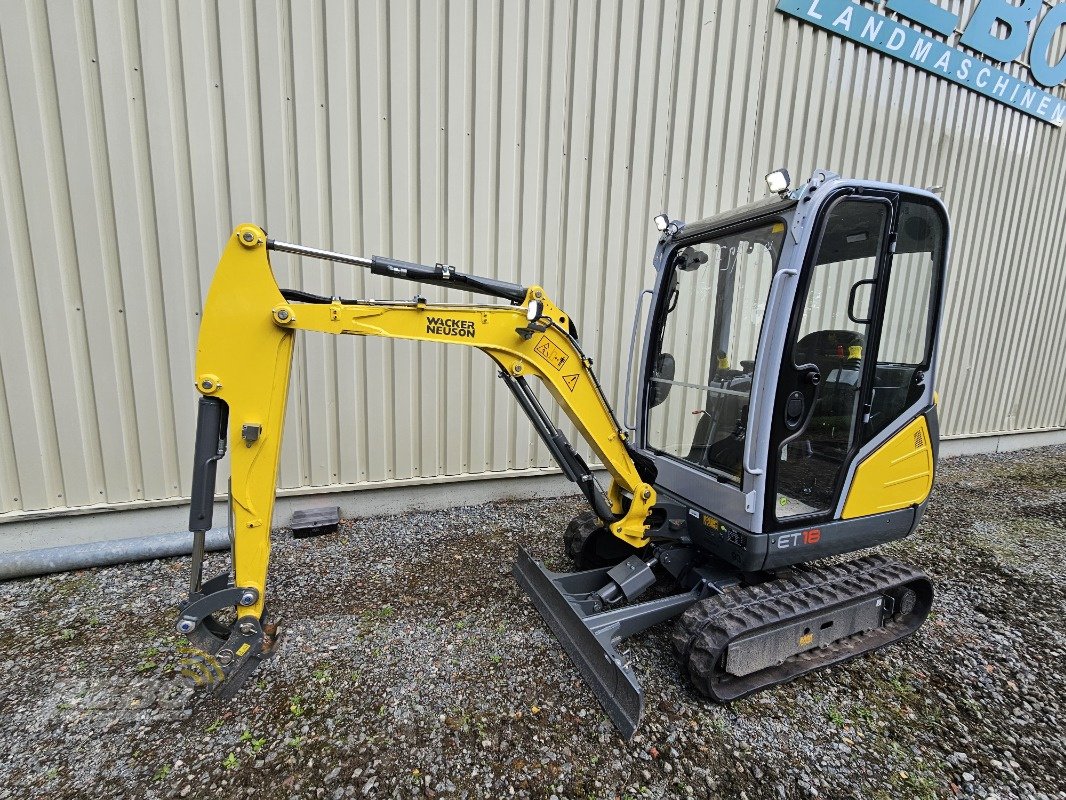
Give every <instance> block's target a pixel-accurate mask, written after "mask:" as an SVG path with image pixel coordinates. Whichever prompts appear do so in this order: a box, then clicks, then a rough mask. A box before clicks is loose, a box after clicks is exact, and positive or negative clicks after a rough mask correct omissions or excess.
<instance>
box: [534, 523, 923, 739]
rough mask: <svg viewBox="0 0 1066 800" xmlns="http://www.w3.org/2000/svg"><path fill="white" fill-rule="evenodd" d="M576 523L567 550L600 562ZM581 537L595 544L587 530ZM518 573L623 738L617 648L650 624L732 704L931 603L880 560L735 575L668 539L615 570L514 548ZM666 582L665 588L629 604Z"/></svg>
mask: <svg viewBox="0 0 1066 800" xmlns="http://www.w3.org/2000/svg"><path fill="white" fill-rule="evenodd" d="M582 516H584V515H582ZM575 528H577V529H587V528H588V525H587V521H584V522H583V520H582V517H578V518H576V519H575V520H574V523H573V524H572V525H571V527H570V529H569V530H568V532H567V535H566V536H565V537H564V542H565V545H566V548H567V552H568V554H569V555H571V557H575V555H576V558H575V560H576V561H577V563H579V564H580V565H583V566H587V565H588V563H589V562H590V561H594V560H596V559H600V560H602V559H603V556H604V554H603V552H602V551H595V550H593V552H591V553H589V552H581V551H580V548H579V547H578V544H576V542H578V540H579V539H580V537H575V535H574V529H575ZM583 541H584V542H586V543H588V546H589V547H595V537H594V536H590V535H586V536H585V537H584V539H583ZM616 555H617V554H616ZM514 574H515V577H516V579H517V580H518V583H519V584H520V585H521V586H522V588H523V589H524V590H525V591H526V592H527V593H528V594H529V595H530V597H531V598H532V600H533V603H534V605H535V606H536V608H537V610H538V611H539V612H540V614H541V616H543V617H544V619H545V621H546V622H547V623H548V626H549V627H550V628H551V629H552V632H553V633H554V634H555V635H556V637H557V638H558V640H559V642H560V643H561V644H562V646H563V648H564V650H566V652H567V654H568V655H569V656H570V658H571V660H572V661H573V662H574V664H575V666H576V667H577V668H578V670H579V671H580V673H581V675H582V677H584V679H585V681H586V682H587V683H588V684H589V685H590V686H591V687H592V689H593V691H594V692H595V694H596V696H597V698H598V699H599V700H600V703H601V705H602V706H603V707H604V709H605V710H606V711H607V714H608V715H609V716H610V718H611V720H612V721H613V722H614V724H615V726H616V727H617V728H618V730H619V731H620V732H621V733H622V735H623V736H625V737H626V738H627V739H628V738H630V737H631V736H632V735H633V733H634V732H635V731H636V729H637V726H638V725H639V721H640V716H641V710H642V707H643V693H642V691H641V688H640V684H639V682H638V680H637V676H636V673H635V672H634V671H633V668H632V665H631V664H630V663H629V661H628V660H627V659H626V658H625V654H624V652H622V651H620V650H619V645H620V643H621V641H622V640H624V639H626V638H628V637H630V636H633V635H635V634H637V633H640V632H642V631H644V630H647V629H648V628H650V627H652V626H654V625H656V624H659V623H661V622H664V621H667V620H669V619H671V618H673V617H678V616H679V617H680V619H679V620H678V621H677V623H676V625H675V628H674V632H673V635H672V645H673V650H674V653H675V655H676V656H677V658H678V662H679V664H680V668H681V672H682V673H683V674H684V675H685V677H686V678H687V679H688V681H689V682H690V683H691V684H692V686H693V687H694V688H695V689H696V690H697V691H698V692H699V693H700V694H702V695H704V696H705V697H708V698H710V699H712V700H715V701H718V702H729V701H731V700H736V699H739V698H741V697H744V696H746V695H748V694H751V693H753V692H756V691H759V690H761V689H766V688H769V687H771V686H776V685H778V684H781V683H785V682H788V681H790V680H793V679H795V678H798V677H800V676H801V675H805V674H807V673H809V672H812V671H813V670H816V669H820V668H822V667H828V666H831V665H834V664H839V663H841V662H843V661H847V660H849V659H851V658H854V657H856V656H859V655H862V654H864V653H868V652H871V651H873V650H876V649H879V648H881V647H884V646H886V645H889V644H892V643H894V642H898V641H900V640H901V639H903V638H905V637H907V636H909V635H910V634H911V633H913V632H914V631H915V630H917V629H918V628H919V627H920V626H921V624H922V622H923V621H924V620H925V618H926V616H927V615H928V613H929V610H930V607H931V605H932V598H933V588H932V584H931V583H930V581H929V579H928V578H927V577H926V576H925V575H924V574H922V573H921V572H919V571H917V570H915V569H913V568H911V567H908V566H906V565H904V564H900V563H899V562H896V561H893V560H891V559H888V558H886V557H884V556H879V555H872V556H865V557H862V558H857V559H854V560H852V561H848V562H843V563H838V564H833V565H831V566H823V567H809V566H805V565H802V566H798V567H793V568H789V569H785V570H780V571H778V573H776V574H775V573H755V574H740V573H738V572H737V571H736V570H735V569H733V568H731V567H730V566H729V565H727V564H725V563H723V562H718V561H717V560H716V559H713V558H709V557H706V556H705V555H704V554H702V553H700V552H698V551H697V549H696V548H694V547H693V546H691V545H685V544H668V545H660V546H656V545H652V546H649V547H647V548H644V549H643V550H641V551H639V552H634V553H633V554H632V555H629V556H628V557H626V558H624V559H623V560H620V561H618V563H616V564H615V565H614V566H611V567H608V566H598V567H594V568H592V569H586V570H583V571H581V572H575V573H555V572H550V571H548V570H546V569H545V568H544V567H543V565H542V564H540V563H539V562H536V561H534V560H533V559H532V558H531V557H530V556H529V554H528V553H526V551H525V550H524V549H521V548H520V549H519V552H518V558H517V560H516V562H515V566H514ZM664 579H665V580H667V581H669V582H670V583H672V584H674V585H675V591H674V592H673V593H672V594H665V595H661V596H657V597H655V598H654V599H650V600H643V601H642V602H635V601H637V600H639V599H640V598H641V597H642V596H644V595H645V594H647V593H648V592H649V590H651V589H652V587H653V586H656V585H657V584H659V585H661V584H662V583H663V582H664Z"/></svg>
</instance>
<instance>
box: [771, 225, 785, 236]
mask: <svg viewBox="0 0 1066 800" xmlns="http://www.w3.org/2000/svg"><path fill="white" fill-rule="evenodd" d="M784 229H785V223H783V222H778V223H777V224H776V225H774V227H772V228H770V233H781V231H783V230H784Z"/></svg>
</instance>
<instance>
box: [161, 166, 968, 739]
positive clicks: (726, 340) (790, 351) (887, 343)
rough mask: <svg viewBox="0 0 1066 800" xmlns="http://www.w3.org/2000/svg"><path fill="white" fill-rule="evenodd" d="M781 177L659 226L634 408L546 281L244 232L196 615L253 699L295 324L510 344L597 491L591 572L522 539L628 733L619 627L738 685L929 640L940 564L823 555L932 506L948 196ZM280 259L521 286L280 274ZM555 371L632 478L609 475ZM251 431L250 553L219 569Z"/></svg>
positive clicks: (195, 580) (200, 492)
mask: <svg viewBox="0 0 1066 800" xmlns="http://www.w3.org/2000/svg"><path fill="white" fill-rule="evenodd" d="M767 184H768V186H769V188H770V196H769V197H768V198H767V199H764V200H762V201H760V202H757V203H754V204H752V205H749V206H746V207H744V208H739V209H736V210H733V211H729V212H726V213H723V214H720V215H718V216H714V217H710V218H708V219H704V220H701V221H699V222H693V223H688V224H685V223H683V222H681V221H679V220H673V219H670V218H669V217H668V216H666V215H660V216H658V217H656V218H655V224H656V226H657V228H658V230H659V231H660V233H661V235H660V238H659V242H658V246H657V248H656V250H655V254H654V259H653V262H652V263H653V267H654V269H655V280H654V288H653V289H651V290H647V291H645V292H643V293H642V294H641V295H640V304H638V307H637V314H636V319H635V320H634V328H633V337H632V343H631V345H630V347H631V351H632V350H638V352H639V354H640V355H639V359H637V361H636V362H634V360H633V358H632V357H631V359H630V363H631V364H633V363H636V366H635V368H633V369H632V370H631V371H632V373H633V375H631V378H632V379H633V380H635V381H636V385H635V386H632V387H631V388H632V389H633V391H632V392H628V391H627V395H628V394H632V396H634V397H635V398H637V399H636V401H635V402H634V403H633V404H632V408H629V407H628V406H629V404H628V403H627V408H626V412H625V413H624V414H623V419H622V420H621V421H620V420H619V419H618V417H617V416H616V415H615V413H614V412H613V411H612V409H611V406H610V404H609V403H608V402H607V399H606V398H605V397H604V395H603V391H602V390H601V388H600V384H599V382H598V381H597V379H596V375H595V374H594V373H593V370H592V361H591V359H590V358H589V357H588V356H587V355H586V354H585V352H584V350H583V349H582V345H581V344H580V342H579V340H578V336H577V328H576V326H575V324H574V321H573V320H572V319H571V317H570V316H569V315H568V314H567V313H566V312H565V311H563V309H561V308H559V307H558V306H556V305H555V303H553V302H552V300H551V299H550V298H549V297H548V296H547V294H546V293H545V291H544V289H542V288H541V287H539V286H521V285H518V284H514V283H508V282H504V281H501V280H496V279H490V278H482V277H477V276H475V275H471V274H468V273H464V272H460V271H459V270H456V269H454V268H453V267H451V266H447V265H444V264H437V265H435V266H424V265H420V264H412V263H407V262H403V261H397V260H394V259H391V258H384V257H380V256H373V257H369V258H364V257H359V256H350V255H343V254H340V253H334V252H328V251H324V250H318V249H314V248H311V247H304V246H301V245H296V244H289V243H286V242H281V241H278V240H276V239H272V238H269V237H268V236H267V234H266V233H265V232H264V231H263V230H261V229H260V228H258V227H256V226H255V225H241V226H239V227H238V228H237V229H236V230H235V231H234V232H233V235H232V236H231V237H230V239H229V243H228V244H227V245H226V249H225V251H224V253H223V254H222V260H221V261H220V262H219V265H218V268H217V270H216V272H215V276H214V279H213V281H212V283H211V287H210V291H209V293H208V295H207V301H206V305H205V308H204V314H203V320H202V323H201V326H200V338H199V347H198V350H197V358H196V387H197V389H198V390H199V392H200V394H201V398H200V401H199V415H198V420H197V430H196V445H195V446H196V452H195V466H194V473H193V494H192V509H191V519H190V529H191V530H192V531H193V560H192V574H191V579H190V585H189V597H188V599H187V600H185V601H184V602H183V603H182V604H181V608H180V617H179V619H178V623H177V628H178V630H179V631H180V632H181V633H183V634H185V635H187V636H188V638H189V639H190V640H191V642H192V644H193V645H194V646H196V647H197V648H199V649H201V650H203V651H205V652H206V653H207V654H209V655H210V656H211V657H212V658H213V659H214V660H215V661H216V662H217V664H218V667H219V670H220V672H221V680H220V681H219V684H218V686H217V687H216V690H217V691H219V692H221V693H222V694H224V695H231V694H232V693H233V692H234V691H235V690H236V688H237V687H238V686H239V685H240V683H241V682H242V681H243V680H244V679H245V678H246V677H247V676H248V675H249V674H250V673H251V672H252V671H253V670H254V669H255V667H256V665H257V664H258V663H259V662H260V661H261V660H262V659H263V658H264V657H265V655H266V654H267V653H269V650H270V646H271V643H272V641H271V640H272V629H271V626H269V625H266V624H264V621H263V609H264V601H265V600H266V590H267V561H268V556H269V553H270V531H271V522H272V518H271V515H272V511H273V507H274V494H275V485H276V481H277V475H278V460H279V452H280V446H281V437H282V420H283V417H284V413H285V403H286V398H287V395H288V387H289V369H290V364H291V362H292V352H293V341H294V338H295V335H296V331H317V332H319V333H329V334H351V335H355V336H384V337H392V338H400V339H415V340H419V341H426V342H439V343H441V344H446V345H463V346H466V347H474V348H477V349H478V350H481V351H482V352H483V353H485V354H486V355H487V356H488V357H489V358H491V359H492V360H493V361H494V362H495V364H496V366H497V367H498V368H499V377H500V379H501V380H502V381H503V383H504V385H506V386H507V388H508V389H509V390H510V392H511V393H512V394H513V395H514V398H515V400H516V401H517V402H518V404H519V406H520V407H521V408H522V409H523V411H525V412H526V414H527V415H528V417H529V419H530V422H531V423H532V425H533V427H534V429H535V430H536V432H537V433H538V434H539V435H540V437H541V438H542V439H543V441H544V443H545V446H546V447H547V448H548V450H549V451H550V452H551V454H552V455H553V457H554V458H555V460H556V461H557V462H558V464H559V467H560V468H561V469H562V472H563V474H564V475H566V477H567V478H569V479H570V480H571V481H573V482H574V483H575V484H577V486H578V488H579V489H580V490H581V492H582V493H583V494H584V496H585V497H586V498H587V500H588V503H589V510H588V511H587V512H586V513H583V514H581V515H579V516H578V517H577V518H575V519H574V520H573V522H571V524H570V526H569V528H568V529H567V530H566V532H565V533H564V534H563V537H562V538H563V546H564V547H565V549H566V552H567V553H568V554H569V555H570V557H571V558H572V559H573V561H574V563H575V566H576V568H577V570H578V571H575V572H571V573H555V572H550V571H548V570H546V569H545V568H544V567H543V566H542V565H541V564H539V563H538V562H535V561H534V560H532V559H531V558H530V557H529V556H528V555H527V553H526V552H525V551H524V550H523V549H522V548H520V547H519V548H518V550H517V559H516V562H515V565H514V575H515V578H516V579H517V581H518V582H519V584H521V586H522V587H523V588H524V589H525V590H526V591H527V592H528V594H529V595H530V597H531V598H532V600H533V602H534V604H535V605H536V607H537V609H538V610H539V611H540V613H541V615H542V616H543V617H544V619H545V621H546V622H547V624H548V626H549V627H550V628H551V629H552V631H554V633H555V635H556V637H557V638H558V640H559V642H560V644H561V645H562V646H563V648H564V649H565V650H566V652H567V653H568V654H569V656H570V657H571V659H572V660H573V662H574V664H575V665H576V667H577V668H578V670H579V671H580V672H581V674H582V675H583V676H584V678H585V680H586V681H587V682H588V684H589V685H590V687H591V688H592V689H593V691H594V692H595V693H596V695H597V697H598V698H599V700H600V702H601V703H602V705H603V707H604V709H605V710H606V712H607V713H608V715H609V716H610V718H611V719H612V720H613V722H614V723H615V725H616V726H617V727H618V729H619V731H621V733H622V734H623V735H624V736H625V737H626V738H628V737H630V736H631V735H632V734H633V732H634V731H635V729H636V727H637V725H638V724H639V720H640V714H641V707H642V704H643V696H642V692H641V689H640V686H639V684H638V682H637V678H636V674H635V672H634V670H633V666H632V664H631V663H629V662H628V661H626V660H625V659H624V658H623V657H622V655H621V654H620V653H619V650H618V645H619V642H620V641H621V640H622V639H624V638H625V637H629V636H632V635H634V634H636V633H639V632H640V631H643V630H646V629H647V628H649V627H650V626H652V625H656V624H658V623H661V622H664V621H666V620H669V619H671V618H673V617H679V619H678V620H677V622H676V623H675V628H674V633H673V638H672V643H673V649H674V650H675V653H676V655H677V658H678V660H679V663H680V669H681V672H682V673H683V674H684V675H685V676H686V677H687V679H688V680H689V681H691V682H692V684H693V685H694V686H695V688H696V689H697V690H698V691H699V692H701V693H702V694H704V695H706V696H707V697H710V698H713V699H715V700H718V701H729V700H733V699H735V698H738V697H741V696H744V695H746V694H749V693H751V692H754V691H757V690H759V689H762V688H765V687H768V686H773V685H776V684H779V683H781V682H783V681H787V680H790V679H792V678H795V677H797V676H799V675H803V674H804V673H807V672H809V671H811V670H813V669H816V668H819V667H823V666H828V665H830V664H836V663H839V662H841V661H844V660H846V659H849V658H852V657H854V656H856V655H859V654H861V653H865V652H868V651H871V650H874V649H875V648H878V647H881V646H883V645H886V644H889V643H892V642H896V641H898V640H900V639H902V638H904V637H905V636H907V635H909V634H910V633H912V632H913V631H915V630H916V629H917V628H918V627H919V626H920V625H921V624H922V622H923V621H924V619H925V617H926V615H927V614H928V612H929V608H930V605H931V603H932V597H933V589H932V584H931V583H930V581H929V579H928V578H927V577H926V576H925V575H923V574H922V573H921V572H919V571H918V570H916V569H913V568H911V567H908V566H906V565H904V564H900V563H898V562H896V561H893V560H890V559H888V558H886V557H884V556H882V555H865V556H862V557H859V558H855V559H853V560H850V561H848V560H842V559H839V558H834V559H833V560H832V561H831V562H827V563H825V564H820V565H819V564H812V562H818V561H819V560H821V559H826V558H828V557H835V556H840V555H841V554H844V553H850V552H853V551H856V550H863V549H866V548H870V547H873V546H875V545H878V544H881V543H884V542H888V541H892V540H895V539H899V538H901V537H904V536H907V535H909V534H910V533H911V532H913V531H914V529H915V527H916V526H917V525H918V523H919V521H920V520H921V517H922V514H923V511H924V509H925V506H926V502H927V498H928V497H929V492H930V489H931V487H932V484H933V472H934V467H935V464H936V456H937V443H938V430H937V412H936V402H937V401H936V395H935V393H934V391H933V384H934V377H935V374H936V346H937V337H938V324H939V319H940V315H941V306H942V297H943V291H944V275H945V268H946V263H947V257H948V218H947V213H946V211H945V209H944V206H943V204H942V203H941V202H940V200H939V199H938V198H937V197H936V196H935V195H933V194H931V193H929V192H927V191H922V190H919V189H914V188H911V187H907V186H901V185H896V184H889V183H877V182H871V181H864V180H849V179H844V178H841V177H840V176H838V175H835V174H833V173H831V172H827V171H817V172H815V173H814V174H813V176H812V177H811V179H810V180H809V181H808V182H807V183H806V184H804V185H803V186H801V187H799V188H798V189H795V190H792V189H791V188H790V185H789V184H790V181H789V178H788V173H787V172H785V171H784V170H778V171H776V172H773V173H771V174H770V175H768V176H767ZM272 251H273V252H276V253H277V252H280V253H293V254H296V255H299V256H304V257H310V258H317V259H325V260H327V261H331V262H335V263H338V264H345V265H350V266H355V267H361V268H367V269H369V270H370V271H371V272H372V273H373V274H375V275H380V276H385V277H390V278H396V279H399V280H407V281H414V282H417V283H420V284H425V285H433V286H443V287H450V288H456V289H461V290H463V291H466V292H472V293H475V294H480V295H483V296H487V297H489V298H496V299H498V300H503V301H507V302H506V303H496V304H493V303H488V304H483V305H436V304H431V303H427V302H426V301H425V300H424V299H423V298H421V297H416V298H415V299H414V300H413V301H411V302H378V301H373V300H359V299H343V298H340V297H321V296H317V295H314V294H309V293H307V292H303V291H294V290H288V289H279V288H278V285H277V283H276V282H275V279H274V276H273V274H272V272H271V267H270V261H269V255H270V253H271V252H272ZM645 301H650V304H649V306H648V313H647V323H646V324H645V325H644V326H643V327H641V326H640V324H639V320H640V319H641V318H642V317H643V314H642V310H643V306H642V303H643V302H645ZM638 342H640V345H639V348H638ZM631 356H632V352H631ZM532 378H536V379H538V380H539V381H541V382H542V383H543V384H544V386H546V387H547V391H548V392H549V393H550V394H551V396H552V397H553V398H554V400H555V402H557V403H558V404H559V405H560V406H561V408H562V410H563V411H564V412H565V413H566V416H567V417H569V419H570V421H571V422H572V423H573V425H574V427H575V428H576V429H577V431H578V432H579V433H580V435H581V436H582V437H583V438H584V439H585V440H586V441H587V442H588V444H589V446H590V447H591V449H592V451H593V452H594V453H595V455H596V458H597V459H598V460H599V462H600V463H601V464H602V465H603V467H604V468H605V469H606V471H607V473H608V474H609V475H610V486H609V487H608V488H607V489H606V491H604V490H603V489H601V487H600V486H599V485H598V483H597V481H596V479H595V478H594V473H593V471H592V470H591V469H590V467H589V465H588V464H587V463H586V462H585V461H584V459H583V458H582V457H581V456H580V455H579V454H578V453H577V452H576V451H575V449H574V448H573V447H572V446H571V444H570V442H569V441H568V440H567V439H566V437H565V436H564V434H563V432H562V431H561V430H560V429H559V428H558V427H557V426H556V425H555V424H554V422H553V420H552V418H551V417H550V416H549V414H548V413H547V412H546V410H545V409H544V407H543V406H542V405H541V403H540V402H539V400H538V397H537V396H536V395H535V394H534V392H533V391H532V388H531V386H530V384H529V380H530V379H532ZM630 417H632V419H630ZM228 440H229V441H234V442H236V443H237V444H236V446H234V447H231V448H230V450H229V453H230V471H231V476H232V477H231V487H230V500H231V505H232V514H231V516H232V521H231V524H232V526H233V529H232V559H233V570H232V572H226V573H223V574H221V575H218V576H217V577H214V578H212V579H210V580H203V576H202V572H203V554H204V539H205V532H206V531H207V530H208V529H210V528H211V524H212V509H213V502H214V496H215V468H216V465H217V462H218V460H219V459H220V458H222V457H223V456H224V455H225V453H226V449H227V448H226V445H227V441H228ZM653 587H655V589H654V591H651V590H652V589H653ZM234 612H235V617H234ZM224 619H229V620H233V621H232V622H231V623H229V624H227V623H226V622H223V620H224Z"/></svg>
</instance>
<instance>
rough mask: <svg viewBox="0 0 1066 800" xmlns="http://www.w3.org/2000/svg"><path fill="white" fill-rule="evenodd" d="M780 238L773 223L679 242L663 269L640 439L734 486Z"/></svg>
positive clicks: (780, 226) (779, 224)
mask: <svg viewBox="0 0 1066 800" xmlns="http://www.w3.org/2000/svg"><path fill="white" fill-rule="evenodd" d="M784 238H785V225H784V223H783V222H781V221H771V222H768V223H766V224H764V225H762V226H760V227H757V228H752V229H749V230H746V231H743V232H741V233H731V234H728V235H724V236H720V237H716V238H712V239H710V240H708V241H706V242H701V243H697V244H693V245H691V246H688V247H683V248H680V249H678V250H677V251H675V253H674V255H673V258H672V260H671V263H670V265H669V266H668V273H667V278H666V280H667V286H668V287H669V289H668V291H666V292H665V304H666V308H665V318H664V319H663V322H662V325H661V328H660V330H661V332H662V338H661V340H660V343H659V347H658V349H657V351H656V354H655V357H654V359H653V361H652V368H651V370H650V374H649V386H648V387H647V390H648V397H649V403H648V406H649V411H648V416H647V423H646V424H647V437H646V441H647V443H648V445H649V446H650V447H651V448H652V449H654V450H656V451H658V452H660V453H663V454H665V455H668V456H673V457H675V458H678V459H680V460H682V461H685V462H688V463H690V464H693V465H696V466H698V467H700V468H702V469H705V470H708V471H710V472H712V473H714V474H715V475H717V476H719V477H720V478H721V479H724V480H726V481H728V482H730V483H734V484H736V485H738V486H739V485H740V480H741V472H742V467H741V463H742V455H741V454H742V452H743V444H744V435H745V431H746V429H747V416H748V400H749V397H750V395H751V381H752V374H753V372H754V370H755V360H756V357H757V350H758V345H759V333H760V331H761V329H762V321H763V314H764V312H765V310H766V300H767V294H768V293H769V291H770V283H771V281H772V279H773V276H774V271H775V270H776V268H777V262H778V258H779V257H780V254H781V246H782V244H783V242H784ZM661 313H662V312H661Z"/></svg>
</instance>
